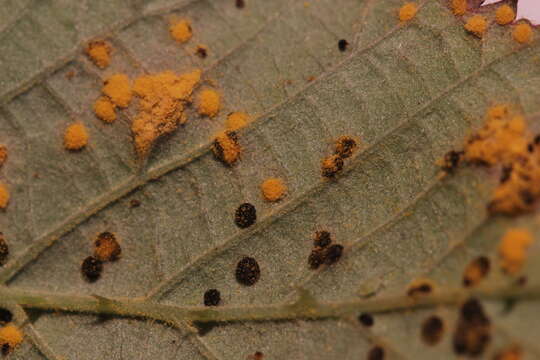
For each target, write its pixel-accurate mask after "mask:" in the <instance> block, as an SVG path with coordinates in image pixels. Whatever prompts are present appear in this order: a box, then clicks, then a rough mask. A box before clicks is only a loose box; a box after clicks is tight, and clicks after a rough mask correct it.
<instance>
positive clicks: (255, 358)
mask: <svg viewBox="0 0 540 360" xmlns="http://www.w3.org/2000/svg"><path fill="white" fill-rule="evenodd" d="M248 359H249V360H263V359H264V354H263V353H262V352H260V351H255V353H254V354H253V355H250V356H248Z"/></svg>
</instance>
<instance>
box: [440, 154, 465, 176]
mask: <svg viewBox="0 0 540 360" xmlns="http://www.w3.org/2000/svg"><path fill="white" fill-rule="evenodd" d="M463 154H464V152H463V151H455V150H452V151H449V152H447V153H446V154H445V155H444V158H443V160H442V162H441V164H440V165H441V167H442V169H443V170H444V171H446V172H447V173H452V172H453V171H454V169H455V168H457V166H458V165H459V162H460V161H461V158H462V157H463Z"/></svg>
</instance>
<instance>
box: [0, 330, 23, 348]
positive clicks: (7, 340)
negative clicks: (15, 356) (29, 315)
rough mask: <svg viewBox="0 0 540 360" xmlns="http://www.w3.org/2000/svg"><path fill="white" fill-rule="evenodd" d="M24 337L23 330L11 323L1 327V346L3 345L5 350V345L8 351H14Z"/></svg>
mask: <svg viewBox="0 0 540 360" xmlns="http://www.w3.org/2000/svg"><path fill="white" fill-rule="evenodd" d="M23 338H24V335H23V332H22V331H21V330H20V329H19V328H18V327H17V326H15V325H13V324H11V323H8V324H7V325H5V326H2V327H1V328H0V347H2V350H3V351H4V347H5V348H6V350H7V351H6V352H8V353H9V352H11V351H13V349H15V348H16V347H17V346H19V345H20V344H21V343H22V341H23Z"/></svg>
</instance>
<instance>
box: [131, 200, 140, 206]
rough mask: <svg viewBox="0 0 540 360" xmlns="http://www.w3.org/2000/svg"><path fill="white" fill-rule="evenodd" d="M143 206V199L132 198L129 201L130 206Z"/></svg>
mask: <svg viewBox="0 0 540 360" xmlns="http://www.w3.org/2000/svg"><path fill="white" fill-rule="evenodd" d="M139 206H141V201H140V200H137V199H131V200H130V201H129V207H131V208H136V207H139Z"/></svg>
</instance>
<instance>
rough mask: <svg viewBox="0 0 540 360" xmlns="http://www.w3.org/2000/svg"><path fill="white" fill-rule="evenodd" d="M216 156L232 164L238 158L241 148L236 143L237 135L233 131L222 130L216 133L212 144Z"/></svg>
mask: <svg viewBox="0 0 540 360" xmlns="http://www.w3.org/2000/svg"><path fill="white" fill-rule="evenodd" d="M212 151H213V153H214V155H215V156H216V158H218V159H219V160H221V161H222V162H223V163H225V164H227V165H232V164H234V163H235V162H236V161H238V159H239V158H240V154H241V152H242V148H241V147H240V144H238V137H237V135H236V133H235V132H234V131H229V130H226V131H223V132H221V133H219V134H218V135H216V137H215V138H214V143H213V145H212Z"/></svg>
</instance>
